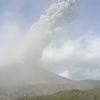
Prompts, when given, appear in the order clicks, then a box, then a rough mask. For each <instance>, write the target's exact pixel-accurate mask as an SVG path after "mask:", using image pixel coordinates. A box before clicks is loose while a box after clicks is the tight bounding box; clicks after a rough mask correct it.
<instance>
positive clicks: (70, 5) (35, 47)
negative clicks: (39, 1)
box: [1, 0, 77, 66]
mask: <svg viewBox="0 0 100 100" xmlns="http://www.w3.org/2000/svg"><path fill="white" fill-rule="evenodd" d="M75 2H76V1H75V0H60V1H58V3H57V4H52V5H51V6H50V7H49V8H48V9H47V10H46V14H44V15H41V16H40V19H39V21H38V22H36V23H34V24H33V25H32V26H31V28H30V29H29V31H28V32H27V34H26V36H24V37H23V38H21V40H20V43H18V44H17V45H16V46H14V47H13V49H12V50H11V51H10V53H9V54H6V55H5V56H4V57H3V58H2V60H1V61H2V62H1V65H3V64H7V63H13V62H17V63H25V64H28V65H29V64H31V65H32V66H39V60H40V58H41V57H42V52H43V50H44V48H45V47H46V46H47V45H48V44H49V43H50V42H51V38H52V37H53V35H55V34H56V33H58V32H60V31H61V30H62V28H63V27H64V26H65V25H67V24H69V23H70V22H72V21H73V20H75V19H76V18H77V12H76V10H75V7H74V4H75ZM19 44H20V45H19ZM6 61H7V62H6ZM3 62H4V63H3Z"/></svg>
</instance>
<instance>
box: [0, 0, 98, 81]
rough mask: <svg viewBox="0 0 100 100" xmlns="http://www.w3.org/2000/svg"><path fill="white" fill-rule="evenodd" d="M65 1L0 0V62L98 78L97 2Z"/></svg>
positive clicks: (71, 76)
mask: <svg viewBox="0 0 100 100" xmlns="http://www.w3.org/2000/svg"><path fill="white" fill-rule="evenodd" d="M68 1H69V2H67V0H59V2H58V1H57V0H49V1H47V0H0V66H1V67H2V66H3V65H7V64H9V63H13V62H17V63H27V64H31V65H33V67H34V66H39V67H40V66H41V67H43V68H46V69H48V70H50V71H52V72H54V73H56V74H59V75H60V76H63V77H67V78H71V79H86V78H88V79H100V61H99V60H100V35H99V33H100V20H99V19H100V12H99V9H100V1H99V0H77V2H76V4H74V3H75V2H74V1H75V0H68ZM68 4H70V5H68ZM50 5H52V6H51V7H50ZM74 7H75V8H74ZM71 8H73V9H72V10H71ZM47 9H48V10H47ZM46 10H47V12H45V11H46Z"/></svg>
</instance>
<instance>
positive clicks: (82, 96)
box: [16, 86, 100, 100]
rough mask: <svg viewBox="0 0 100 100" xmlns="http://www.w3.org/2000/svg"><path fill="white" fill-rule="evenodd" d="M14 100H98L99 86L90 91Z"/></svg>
mask: <svg viewBox="0 0 100 100" xmlns="http://www.w3.org/2000/svg"><path fill="white" fill-rule="evenodd" d="M16 100H100V86H99V87H96V88H94V89H91V90H87V91H81V90H64V91H59V92H57V93H55V94H52V95H42V96H33V97H22V98H19V99H16Z"/></svg>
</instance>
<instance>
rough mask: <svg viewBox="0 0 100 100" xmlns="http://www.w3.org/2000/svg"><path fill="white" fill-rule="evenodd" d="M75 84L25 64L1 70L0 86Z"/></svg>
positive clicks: (12, 65) (13, 65)
mask: <svg viewBox="0 0 100 100" xmlns="http://www.w3.org/2000/svg"><path fill="white" fill-rule="evenodd" d="M70 82H73V81H71V80H69V79H66V78H62V77H60V76H58V75H56V74H54V73H52V72H50V71H48V70H46V69H43V68H39V67H33V66H29V65H23V64H11V65H9V66H8V67H3V68H2V69H0V86H16V85H17V86H20V85H25V84H26V85H27V84H38V83H45V84H67V83H70Z"/></svg>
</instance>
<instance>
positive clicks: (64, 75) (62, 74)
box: [59, 70, 71, 78]
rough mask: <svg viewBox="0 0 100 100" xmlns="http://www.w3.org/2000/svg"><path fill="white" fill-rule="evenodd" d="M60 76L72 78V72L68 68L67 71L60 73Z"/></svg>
mask: <svg viewBox="0 0 100 100" xmlns="http://www.w3.org/2000/svg"><path fill="white" fill-rule="evenodd" d="M59 76H61V77H65V78H71V76H70V73H69V71H68V70H66V71H64V72H62V73H59Z"/></svg>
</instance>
